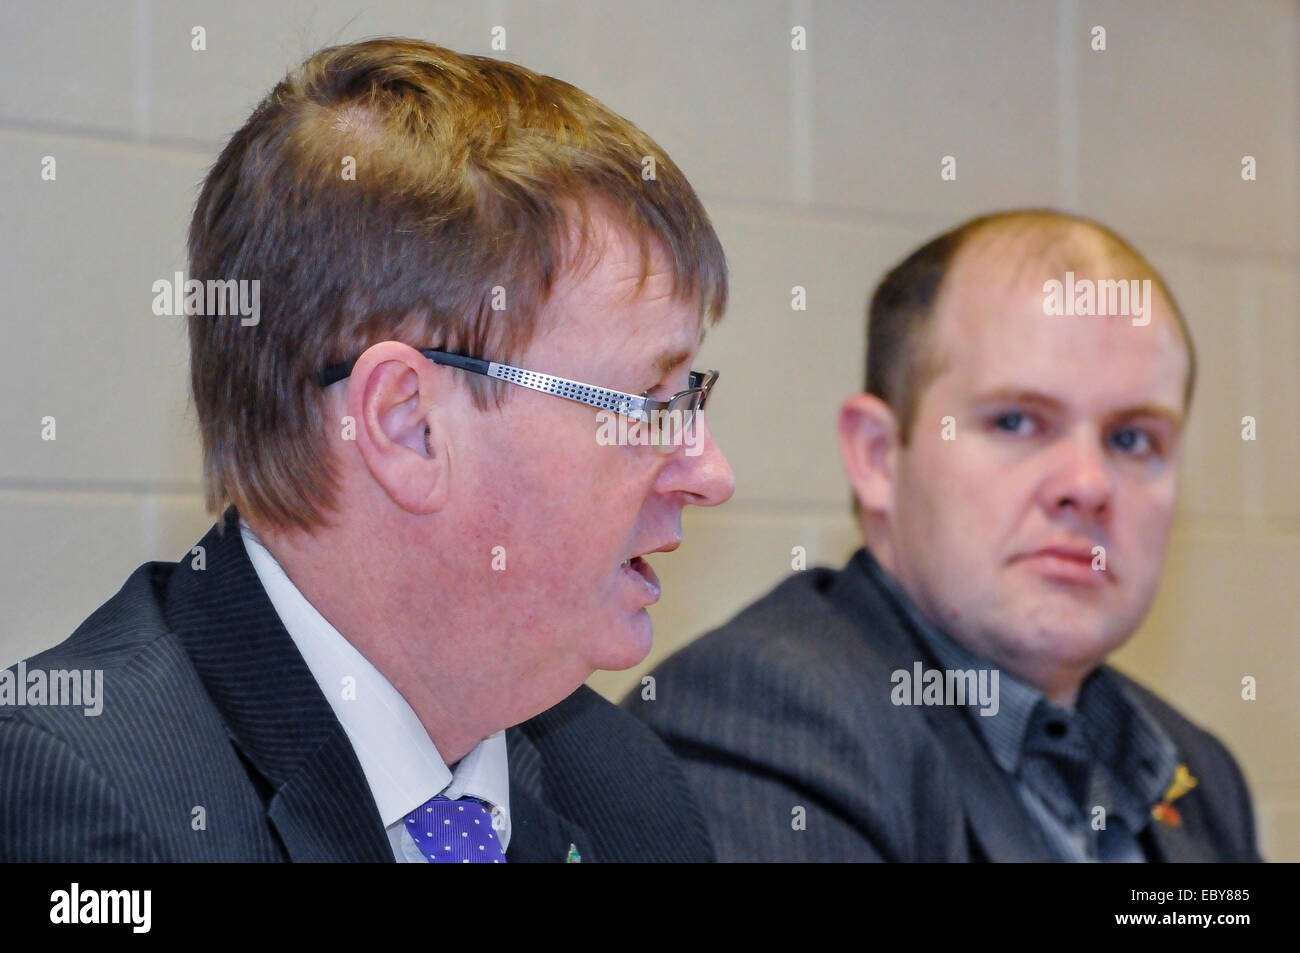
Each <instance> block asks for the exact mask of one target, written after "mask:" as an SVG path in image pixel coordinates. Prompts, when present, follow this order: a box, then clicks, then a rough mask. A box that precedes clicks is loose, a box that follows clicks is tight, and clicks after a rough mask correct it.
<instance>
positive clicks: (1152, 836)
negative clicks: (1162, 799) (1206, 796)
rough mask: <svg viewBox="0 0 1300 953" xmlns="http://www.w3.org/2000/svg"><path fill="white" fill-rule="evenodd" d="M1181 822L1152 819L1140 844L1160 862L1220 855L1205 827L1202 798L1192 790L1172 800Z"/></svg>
mask: <svg viewBox="0 0 1300 953" xmlns="http://www.w3.org/2000/svg"><path fill="white" fill-rule="evenodd" d="M1174 805H1175V806H1176V807H1177V809H1178V814H1179V816H1180V819H1181V822H1180V823H1179V824H1178V825H1177V826H1174V825H1173V824H1168V823H1166V822H1164V821H1159V820H1156V819H1154V818H1153V819H1152V820H1151V823H1150V825H1148V827H1147V835H1148V836H1147V837H1145V838H1143V839H1142V840H1143V844H1142V846H1143V847H1144V848H1145V849H1146V850H1147V851H1148V853H1150V852H1151V850H1152V848H1154V854H1155V856H1154V857H1153V859H1154V860H1157V861H1160V862H1162V863H1184V864H1185V863H1209V862H1212V861H1217V860H1219V859H1220V858H1219V857H1218V856H1217V855H1216V854H1215V852H1214V850H1213V844H1214V838H1213V837H1211V835H1210V833H1209V831H1207V830H1206V824H1205V815H1204V812H1203V811H1202V806H1203V805H1202V799H1201V797H1200V796H1199V795H1198V794H1197V792H1195V791H1193V792H1191V793H1190V794H1188V795H1186V796H1185V797H1181V798H1179V799H1178V800H1177V801H1175V802H1174Z"/></svg>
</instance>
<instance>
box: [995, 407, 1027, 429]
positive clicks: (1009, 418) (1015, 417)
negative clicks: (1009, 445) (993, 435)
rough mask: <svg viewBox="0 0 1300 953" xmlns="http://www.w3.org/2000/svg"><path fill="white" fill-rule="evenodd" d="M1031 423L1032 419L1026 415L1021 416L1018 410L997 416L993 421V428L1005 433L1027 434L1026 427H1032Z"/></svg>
mask: <svg viewBox="0 0 1300 953" xmlns="http://www.w3.org/2000/svg"><path fill="white" fill-rule="evenodd" d="M1033 423H1034V422H1033V419H1032V418H1030V417H1029V415H1028V414H1022V413H1021V412H1020V411H1018V410H1013V411H1010V412H1009V413H1005V414H999V415H998V416H997V417H995V418H994V419H993V426H994V427H996V428H997V429H998V430H1002V431H1005V432H1006V433H1018V434H1025V433H1028V432H1029V430H1027V429H1026V427H1032V426H1033Z"/></svg>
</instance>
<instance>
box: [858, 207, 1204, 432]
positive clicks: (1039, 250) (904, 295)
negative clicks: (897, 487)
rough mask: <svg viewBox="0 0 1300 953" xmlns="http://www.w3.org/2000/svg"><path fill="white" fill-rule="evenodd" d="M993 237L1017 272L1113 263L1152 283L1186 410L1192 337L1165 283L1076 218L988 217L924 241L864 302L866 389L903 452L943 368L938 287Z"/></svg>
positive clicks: (1117, 241) (1100, 228)
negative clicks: (1178, 353)
mask: <svg viewBox="0 0 1300 953" xmlns="http://www.w3.org/2000/svg"><path fill="white" fill-rule="evenodd" d="M993 232H997V233H999V235H1005V236H1006V237H1007V238H1008V239H1009V240H1010V241H1012V242H1015V243H1017V245H1018V252H1019V254H1018V257H1017V258H1016V259H1015V260H1010V261H1009V264H1011V265H1012V266H1013V267H1014V268H1015V269H1016V271H1017V272H1023V271H1025V270H1026V269H1032V268H1035V267H1037V268H1049V269H1055V270H1058V271H1065V270H1074V271H1079V272H1083V271H1088V270H1090V269H1094V268H1095V267H1096V266H1098V265H1099V264H1105V263H1116V262H1119V263H1123V264H1124V265H1125V266H1126V267H1128V268H1131V269H1132V271H1133V274H1134V275H1135V276H1136V277H1139V278H1149V279H1151V282H1152V285H1153V287H1155V288H1157V289H1158V290H1159V291H1160V293H1161V294H1162V295H1163V296H1164V298H1165V300H1166V301H1167V302H1168V303H1169V306H1170V308H1171V310H1172V311H1173V314H1174V317H1175V319H1176V321H1177V323H1178V327H1179V330H1180V331H1181V333H1182V336H1183V340H1184V342H1185V343H1186V346H1187V355H1188V373H1187V383H1186V387H1185V390H1184V400H1185V403H1188V404H1190V403H1191V399H1192V391H1193V389H1194V385H1195V381H1196V351H1195V348H1194V347H1193V344H1192V335H1191V331H1190V330H1189V329H1188V327H1187V322H1186V320H1185V318H1184V317H1183V313H1182V311H1181V309H1180V308H1179V307H1178V302H1177V300H1176V299H1175V298H1174V296H1173V293H1172V292H1171V291H1170V290H1169V286H1168V285H1167V284H1166V283H1165V280H1164V278H1163V277H1162V276H1161V275H1160V273H1159V272H1157V271H1156V269H1155V268H1154V267H1153V266H1152V265H1151V263H1150V262H1149V261H1147V259H1146V258H1145V257H1144V256H1143V255H1142V253H1141V252H1139V251H1138V250H1137V249H1136V248H1134V247H1133V246H1132V245H1130V244H1129V243H1128V242H1127V241H1125V240H1124V239H1123V238H1121V237H1120V236H1119V235H1117V234H1116V233H1115V232H1114V231H1112V230H1111V229H1109V228H1107V227H1106V226H1104V225H1102V224H1100V223H1099V222H1095V221H1093V220H1092V219H1088V218H1083V217H1082V216H1077V215H1071V214H1067V213H1065V212H1058V211H1055V210H1052V209H1018V210H1012V211H1005V212H995V213H992V214H988V215H981V216H979V217H977V218H972V219H970V220H969V221H966V222H963V223H962V224H961V225H958V226H956V227H955V228H952V229H949V230H948V231H946V232H943V233H942V234H940V235H937V236H935V237H934V238H932V239H930V240H929V241H928V242H926V243H925V244H924V245H922V246H921V247H920V248H918V249H916V250H915V251H913V252H912V253H911V254H909V255H908V256H907V257H906V258H904V259H903V260H902V261H901V262H899V263H898V264H897V265H895V266H894V267H893V268H892V269H890V271H889V272H888V273H887V274H886V275H885V276H884V278H882V279H881V281H880V283H879V284H878V285H877V286H876V289H875V292H874V293H873V294H872V296H871V303H870V305H869V306H868V309H867V356H866V367H867V372H866V384H865V387H866V391H867V393H869V394H874V395H876V396H877V397H879V398H880V399H881V400H882V401H884V402H885V403H886V404H888V405H889V407H890V408H891V409H892V410H893V411H894V414H895V416H896V417H897V419H898V425H899V439H900V441H901V442H902V443H903V444H906V443H907V442H908V439H909V438H910V436H911V432H912V426H913V424H914V423H915V421H916V412H917V408H918V406H919V405H920V401H921V395H922V394H923V393H924V391H925V388H926V387H927V386H928V385H929V383H930V382H931V381H932V380H933V379H934V377H935V376H936V375H937V374H938V373H939V371H940V369H941V368H942V356H941V355H939V354H937V353H936V349H935V347H934V341H933V330H934V317H935V312H936V305H937V303H938V301H939V296H940V292H941V291H942V290H943V287H944V280H945V278H946V277H947V276H948V274H949V272H950V271H951V269H952V266H953V263H954V262H955V261H956V260H957V256H958V254H959V253H960V252H961V251H963V250H965V249H967V248H969V247H970V246H971V245H973V244H974V243H975V241H976V239H978V238H982V237H986V236H987V235H989V234H990V233H993ZM1081 239H1082V240H1081Z"/></svg>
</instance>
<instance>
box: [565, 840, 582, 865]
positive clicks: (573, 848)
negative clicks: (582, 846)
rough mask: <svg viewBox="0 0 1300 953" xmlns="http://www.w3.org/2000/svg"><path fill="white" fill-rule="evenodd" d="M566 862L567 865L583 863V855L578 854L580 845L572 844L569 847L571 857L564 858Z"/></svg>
mask: <svg viewBox="0 0 1300 953" xmlns="http://www.w3.org/2000/svg"><path fill="white" fill-rule="evenodd" d="M564 862H565V863H566V864H580V863H582V855H581V854H579V853H578V845H577V844H570V845H569V856H567V857H565V858H564Z"/></svg>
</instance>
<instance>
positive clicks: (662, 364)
mask: <svg viewBox="0 0 1300 953" xmlns="http://www.w3.org/2000/svg"><path fill="white" fill-rule="evenodd" d="M690 359H691V352H690V351H688V350H668V351H663V352H661V353H660V354H659V356H658V357H656V358H655V359H654V364H653V365H652V367H653V368H654V371H655V373H656V374H658V375H659V376H661V377H662V376H663V375H664V374H667V373H668V372H669V371H671V370H675V369H677V368H678V367H681V366H682V365H683V364H685V363H686V362H687V361H689V360H690Z"/></svg>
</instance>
